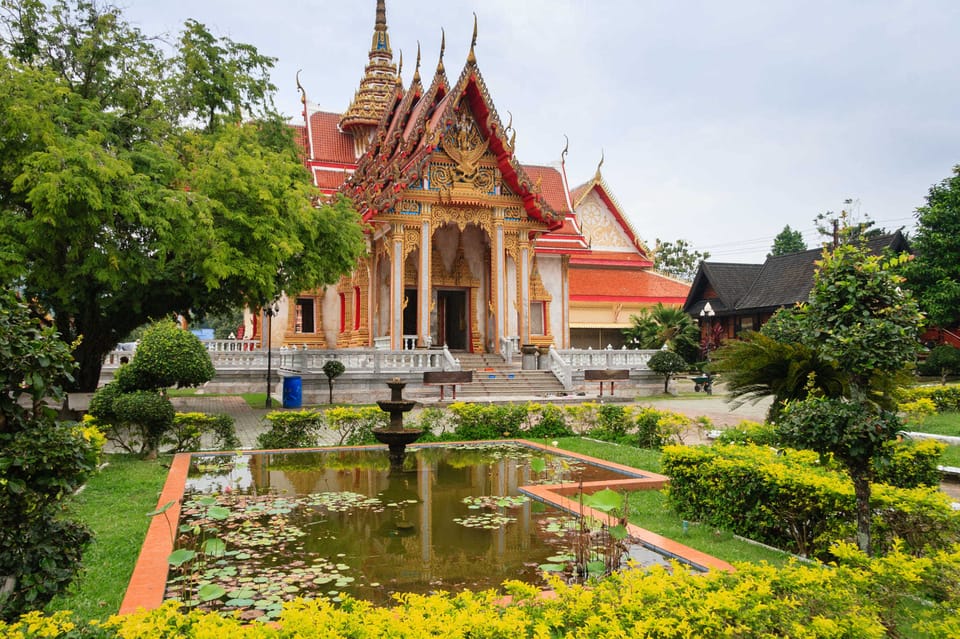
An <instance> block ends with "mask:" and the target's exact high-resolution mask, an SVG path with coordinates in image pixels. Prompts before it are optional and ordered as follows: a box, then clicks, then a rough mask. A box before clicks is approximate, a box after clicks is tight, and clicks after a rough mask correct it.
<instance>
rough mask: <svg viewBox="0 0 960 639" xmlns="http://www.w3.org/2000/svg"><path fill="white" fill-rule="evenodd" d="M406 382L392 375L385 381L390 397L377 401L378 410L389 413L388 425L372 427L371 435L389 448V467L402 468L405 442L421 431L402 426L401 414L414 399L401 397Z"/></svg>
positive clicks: (417, 437)
mask: <svg viewBox="0 0 960 639" xmlns="http://www.w3.org/2000/svg"><path fill="white" fill-rule="evenodd" d="M406 385H407V384H406V382H404V381H403V380H401V379H400V378H399V377H394V378H393V379H392V380H390V381H389V382H387V386H389V387H390V399H382V400H379V401H378V402H377V406H379V407H380V410H382V411H384V412H387V413H390V425H389V426H388V427H387V428H374V429H373V436H374V437H376V438H377V441H378V442H380V443H381V444H386V445H387V447H388V448H389V449H390V467H391V469H394V470H396V469H400V468H403V457H404V455H405V454H406V449H407V444H412V443H413V442H415V441H417V440H418V439H420V435H422V434H423V431H421V430H419V429H417V428H404V427H403V414H404V413H406V412H408V411H410V409H412V408H413V407H414V406H415V405H416V403H417V402H416V401H414V400H412V399H404V398H403V388H404V387H405V386H406Z"/></svg>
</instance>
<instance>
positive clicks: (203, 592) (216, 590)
mask: <svg viewBox="0 0 960 639" xmlns="http://www.w3.org/2000/svg"><path fill="white" fill-rule="evenodd" d="M225 594H227V591H226V590H224V588H223V586H218V585H217V584H203V585H202V586H200V588H198V589H197V597H198V598H199V599H200V601H213V600H214V599H219V598H220V597H222V596H224V595H225Z"/></svg>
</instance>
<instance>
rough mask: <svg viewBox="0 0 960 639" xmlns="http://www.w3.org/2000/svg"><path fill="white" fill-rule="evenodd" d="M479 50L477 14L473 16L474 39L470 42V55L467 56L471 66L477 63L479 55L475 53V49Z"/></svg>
mask: <svg viewBox="0 0 960 639" xmlns="http://www.w3.org/2000/svg"><path fill="white" fill-rule="evenodd" d="M476 48H477V14H476V13H474V14H473V38H472V39H471V40H470V53H469V54H467V62H468V63H470V64H476V63H477V54H476V53H474V51H473V50H474V49H476Z"/></svg>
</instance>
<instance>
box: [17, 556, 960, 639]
mask: <svg viewBox="0 0 960 639" xmlns="http://www.w3.org/2000/svg"><path fill="white" fill-rule="evenodd" d="M838 556H839V557H840V558H841V561H840V563H839V564H838V565H837V566H834V567H825V566H818V565H807V564H801V563H799V562H794V563H791V564H789V565H787V566H785V567H783V568H774V567H772V566H769V565H766V564H742V565H739V566H737V570H736V572H733V573H728V572H722V571H715V572H712V573H709V574H706V575H698V574H692V573H690V572H689V571H687V570H683V569H680V568H679V567H677V568H674V569H673V570H669V569H666V568H663V567H661V566H655V567H653V568H651V569H650V570H649V571H643V570H626V571H624V572H622V573H617V574H614V575H613V576H611V577H609V578H607V579H604V580H602V581H599V582H597V583H594V584H591V585H590V586H589V587H582V586H568V585H566V584H564V583H562V582H561V581H559V580H554V581H553V583H552V587H553V589H554V591H555V596H553V597H550V598H544V597H540V596H539V594H540V593H539V590H538V589H537V588H536V587H535V586H531V585H529V584H525V583H520V582H516V581H511V582H506V583H505V584H504V591H505V592H506V593H507V594H508V595H510V596H511V597H512V601H511V602H509V603H507V602H505V601H504V600H503V599H502V595H501V593H497V592H495V591H492V590H489V591H484V592H478V593H475V592H470V591H463V592H459V593H456V594H452V593H437V594H431V595H417V594H401V595H397V597H396V599H397V600H396V602H395V605H393V606H390V607H377V606H374V605H373V604H371V603H369V602H365V601H358V600H355V599H352V598H350V597H344V600H343V602H342V603H340V604H339V605H336V604H333V603H330V602H328V601H326V600H325V599H316V600H299V599H298V600H295V601H291V602H288V603H286V604H285V605H284V611H283V613H282V615H281V617H280V620H279V622H278V623H277V624H261V623H250V622H249V621H244V620H242V619H239V618H236V617H233V618H227V617H220V616H218V615H216V614H215V613H204V612H201V611H199V610H194V611H191V612H180V611H178V609H177V604H176V603H174V602H168V603H166V604H164V605H163V606H162V607H160V608H158V609H156V610H152V611H149V612H145V611H141V612H137V613H134V614H131V615H126V616H122V617H120V616H115V617H112V618H110V619H109V620H107V621H105V622H103V623H96V624H89V625H87V624H80V625H74V624H73V623H72V621H71V619H70V616H69V613H56V614H54V615H51V616H45V615H42V614H40V613H31V614H30V615H28V616H26V617H24V618H23V619H22V621H20V622H18V623H15V624H12V625H5V624H3V623H0V635H2V636H4V637H10V638H11V639H27V638H28V637H30V638H33V637H60V638H71V639H80V638H96V639H114V638H119V637H123V638H124V639H174V638H177V639H179V638H180V637H188V638H189V637H193V638H196V639H200V638H203V639H206V638H211V639H212V638H220V637H236V638H240V639H288V638H289V639H294V638H297V639H312V638H317V639H320V638H324V639H326V638H328V637H331V638H332V637H339V638H343V639H347V638H357V639H359V638H373V637H395V638H398V639H402V638H409V639H414V638H419V637H449V638H450V639H457V638H465V637H473V638H476V639H479V638H486V639H533V638H541V637H556V638H558V639H559V638H565V637H581V638H586V637H663V638H667V637H670V638H673V637H676V638H679V637H721V636H722V637H794V638H798V639H820V638H824V639H826V638H831V639H854V638H856V639H882V638H884V637H888V636H918V635H922V636H924V637H931V638H941V639H946V638H947V637H955V636H957V632H958V630H960V611H958V610H960V550H957V549H954V550H953V551H952V552H950V553H947V552H944V553H939V554H938V555H936V556H935V557H932V558H917V557H912V556H910V555H909V554H907V553H905V552H903V551H902V550H901V549H895V550H894V552H893V553H891V554H890V555H889V556H887V557H883V558H879V559H870V558H868V557H865V556H864V555H862V554H860V553H858V552H857V551H856V550H855V549H853V548H851V547H849V546H844V547H841V548H838Z"/></svg>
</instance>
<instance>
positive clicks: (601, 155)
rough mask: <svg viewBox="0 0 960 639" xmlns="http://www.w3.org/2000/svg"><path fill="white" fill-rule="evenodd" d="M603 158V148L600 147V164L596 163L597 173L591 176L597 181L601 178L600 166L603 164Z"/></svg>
mask: <svg viewBox="0 0 960 639" xmlns="http://www.w3.org/2000/svg"><path fill="white" fill-rule="evenodd" d="M603 160H604V153H603V149H600V164H598V165H597V174H596V175H594V176H593V179H594V180H596V181H597V182H599V181H600V179H601V177H600V167H602V166H603Z"/></svg>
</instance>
